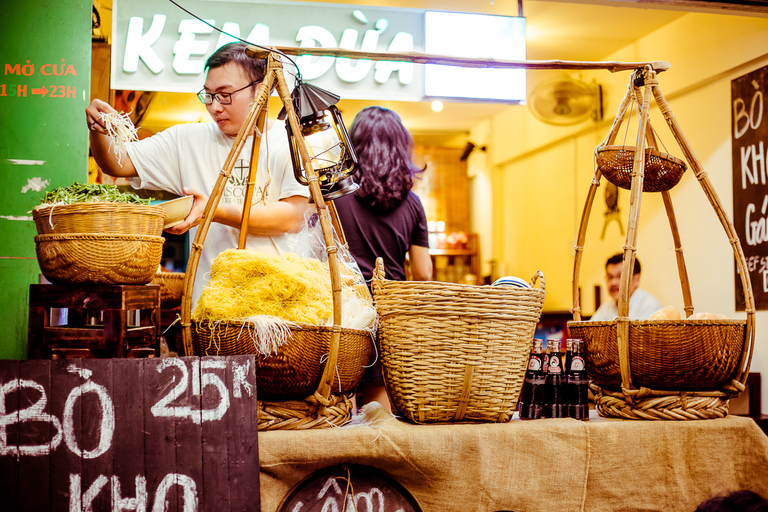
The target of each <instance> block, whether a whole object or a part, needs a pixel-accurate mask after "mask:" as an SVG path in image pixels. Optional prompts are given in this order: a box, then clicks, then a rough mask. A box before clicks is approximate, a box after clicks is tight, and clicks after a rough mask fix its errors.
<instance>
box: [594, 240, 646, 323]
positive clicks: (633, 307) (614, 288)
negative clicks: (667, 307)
mask: <svg viewBox="0 0 768 512" xmlns="http://www.w3.org/2000/svg"><path fill="white" fill-rule="evenodd" d="M623 258H624V254H622V253H618V254H614V255H613V256H611V257H610V258H608V261H606V262H605V273H606V280H607V281H608V293H609V294H610V295H611V298H612V299H613V300H610V301H607V302H603V303H602V304H601V305H600V307H599V308H598V310H597V311H595V314H594V315H592V316H591V317H590V319H589V320H590V321H595V322H597V321H601V322H605V321H611V320H615V319H616V317H617V316H619V308H618V302H619V283H620V282H621V267H622V261H623ZM640 270H641V267H640V260H638V259H637V258H635V266H634V268H633V269H632V280H631V281H630V282H629V284H630V289H629V312H628V313H627V316H628V317H629V319H630V320H645V319H646V318H648V317H649V316H651V315H652V314H654V313H655V312H656V311H658V310H660V309H661V302H659V301H658V300H657V299H656V297H654V296H653V295H651V294H650V293H648V292H646V291H645V290H641V289H640Z"/></svg>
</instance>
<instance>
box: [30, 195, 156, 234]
mask: <svg viewBox="0 0 768 512" xmlns="http://www.w3.org/2000/svg"><path fill="white" fill-rule="evenodd" d="M32 218H33V219H34V221H35V226H36V227H37V234H39V235H49V234H52V235H62V234H68V233H115V234H126V235H152V236H160V235H161V234H162V232H163V219H164V218H165V210H163V209H162V208H161V207H159V206H149V205H141V204H130V203H106V202H91V203H75V204H66V205H50V204H46V205H40V206H38V207H36V208H35V209H34V210H32Z"/></svg>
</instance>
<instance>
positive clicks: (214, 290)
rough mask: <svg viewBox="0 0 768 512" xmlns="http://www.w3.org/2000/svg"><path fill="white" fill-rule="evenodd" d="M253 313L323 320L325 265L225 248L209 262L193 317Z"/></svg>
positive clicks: (327, 311)
mask: <svg viewBox="0 0 768 512" xmlns="http://www.w3.org/2000/svg"><path fill="white" fill-rule="evenodd" d="M257 315H266V316H270V317H276V318H282V319H283V320H287V321H289V322H302V323H307V324H321V323H324V322H325V321H326V319H327V318H328V317H329V316H332V315H333V299H332V297H331V286H330V277H329V274H328V270H327V269H326V267H324V266H323V264H322V263H320V262H319V261H317V260H314V259H309V258H300V257H298V256H295V255H293V254H286V255H282V256H271V255H265V254H263V253H260V252H257V251H252V250H248V249H228V250H226V251H224V252H222V253H221V254H220V255H219V256H217V257H216V259H215V260H214V262H213V265H211V272H210V281H209V282H208V285H207V286H206V287H205V289H204V290H203V293H202V295H201V296H200V299H199V300H198V302H197V306H196V307H195V311H194V312H193V314H192V317H193V319H194V320H196V321H202V320H209V321H211V322H216V321H220V320H243V319H247V318H250V317H253V316H257Z"/></svg>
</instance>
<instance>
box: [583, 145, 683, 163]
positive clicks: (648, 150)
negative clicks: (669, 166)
mask: <svg viewBox="0 0 768 512" xmlns="http://www.w3.org/2000/svg"><path fill="white" fill-rule="evenodd" d="M636 150H637V148H636V147H635V146H618V145H612V144H608V145H605V146H598V148H597V153H598V154H599V153H604V152H609V151H627V152H631V153H634V152H635V151H636ZM645 152H646V153H647V154H650V155H653V156H655V157H658V158H661V159H662V160H668V161H670V162H672V163H674V164H677V165H680V166H682V167H683V169H687V168H688V166H687V164H686V163H685V161H684V160H683V159H681V158H678V157H676V156H674V155H670V154H669V153H662V152H661V151H659V150H658V149H656V148H645Z"/></svg>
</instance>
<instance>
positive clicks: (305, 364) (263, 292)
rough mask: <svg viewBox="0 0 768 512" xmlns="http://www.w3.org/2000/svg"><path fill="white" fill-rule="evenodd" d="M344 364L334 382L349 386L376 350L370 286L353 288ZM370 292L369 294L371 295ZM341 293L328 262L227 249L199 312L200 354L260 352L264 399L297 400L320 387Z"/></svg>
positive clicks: (348, 295)
mask: <svg viewBox="0 0 768 512" xmlns="http://www.w3.org/2000/svg"><path fill="white" fill-rule="evenodd" d="M342 296H343V298H344V299H345V300H344V302H343V303H342V304H343V310H342V311H343V312H345V313H346V318H342V326H350V325H352V326H355V327H357V328H345V329H344V330H343V332H342V336H341V340H340V346H339V363H338V371H337V372H336V375H335V377H334V381H333V389H334V390H335V391H337V392H339V393H348V392H349V391H351V390H352V389H353V388H354V387H355V386H356V385H357V383H358V381H359V380H360V378H361V377H362V375H363V373H364V371H365V365H366V364H367V363H368V357H369V356H370V353H371V347H372V345H371V336H370V332H369V331H368V330H367V329H368V326H369V325H371V324H372V323H373V322H374V321H375V317H376V311H375V309H374V308H373V304H372V301H371V298H370V294H369V293H368V290H367V289H365V294H364V295H363V294H358V293H357V292H356V291H355V290H354V289H352V288H345V289H344V290H343V293H342ZM366 296H367V297H366ZM332 315H333V301H332V298H331V287H330V278H329V272H328V268H327V266H326V265H324V264H323V263H321V262H319V261H318V260H315V259H311V258H301V257H298V256H296V255H292V254H287V255H282V256H272V255H266V254H263V253H259V252H256V251H251V250H248V249H243V250H236V249H229V250H226V251H224V252H222V253H221V254H220V255H219V256H218V257H217V258H216V260H215V261H214V263H213V265H212V266H211V272H210V281H209V283H208V285H207V286H206V288H205V289H204V290H203V293H202V295H201V296H200V300H199V301H198V303H197V307H196V308H195V310H194V312H193V313H192V321H193V326H192V346H193V350H194V353H195V354H199V355H234V354H258V355H259V357H257V358H256V366H257V369H256V383H257V386H258V394H259V398H260V399H261V400H270V401H272V400H297V399H302V398H304V397H306V396H307V395H309V394H311V393H312V392H314V391H315V389H317V386H318V384H319V382H320V376H321V375H322V373H323V369H324V366H325V357H324V356H325V355H326V354H328V352H329V350H330V341H331V336H330V335H331V332H332V328H331V326H329V325H327V323H328V320H329V319H330V318H331V317H332Z"/></svg>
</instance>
